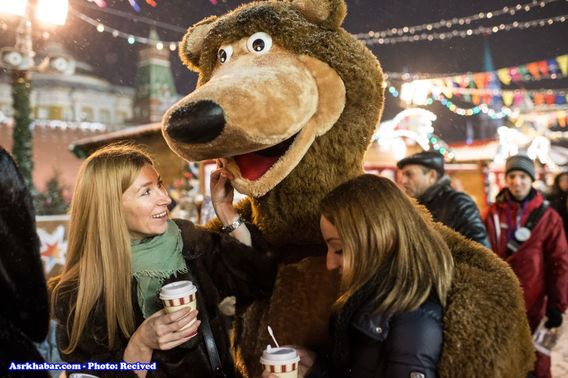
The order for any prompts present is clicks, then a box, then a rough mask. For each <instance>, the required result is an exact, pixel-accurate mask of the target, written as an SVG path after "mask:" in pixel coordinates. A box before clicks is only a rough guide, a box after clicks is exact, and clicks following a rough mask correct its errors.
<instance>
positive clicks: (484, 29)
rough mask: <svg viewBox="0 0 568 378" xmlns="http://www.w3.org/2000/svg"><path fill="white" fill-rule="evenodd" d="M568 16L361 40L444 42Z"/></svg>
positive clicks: (553, 21) (555, 21) (558, 20)
mask: <svg viewBox="0 0 568 378" xmlns="http://www.w3.org/2000/svg"><path fill="white" fill-rule="evenodd" d="M567 17H568V14H564V15H560V16H556V17H551V18H541V19H537V20H530V21H522V22H519V21H514V22H512V23H509V24H496V25H492V26H479V27H477V28H469V29H465V30H455V29H454V30H452V31H448V32H441V33H420V34H414V35H410V36H406V35H405V36H400V37H386V38H382V37H375V36H374V35H373V36H372V37H370V36H369V37H367V38H363V39H361V41H362V42H363V43H365V44H366V45H368V46H372V45H376V44H379V45H385V44H397V43H404V42H419V41H428V42H432V41H445V40H449V39H453V38H456V37H460V38H467V37H471V36H475V35H492V34H495V33H498V32H503V31H511V30H525V29H532V28H536V27H545V26H550V25H554V24H558V23H563V22H566V19H567Z"/></svg>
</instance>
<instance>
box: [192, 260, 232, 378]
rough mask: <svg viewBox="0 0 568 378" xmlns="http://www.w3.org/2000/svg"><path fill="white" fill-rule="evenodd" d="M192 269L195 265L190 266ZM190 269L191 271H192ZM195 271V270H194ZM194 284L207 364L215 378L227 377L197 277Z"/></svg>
mask: <svg viewBox="0 0 568 378" xmlns="http://www.w3.org/2000/svg"><path fill="white" fill-rule="evenodd" d="M191 265H192V267H191V268H193V269H195V265H193V264H191ZM193 269H192V270H193ZM194 271H195V270H194ZM194 277H195V280H194V281H196V282H193V284H194V285H195V287H196V288H197V295H196V297H197V308H198V309H199V314H200V315H201V316H200V317H199V318H200V319H199V320H201V334H202V335H203V342H204V343H205V348H206V349H207V356H208V357H209V363H210V364H211V368H212V369H213V373H214V376H215V377H219V378H225V377H227V375H226V374H225V371H224V370H223V365H222V364H221V358H220V357H219V351H218V350H217V344H216V343H215V338H214V337H213V330H212V329H211V323H209V314H208V313H207V307H206V305H205V303H204V302H203V297H202V295H203V294H202V292H201V290H200V289H199V284H198V283H197V276H195V275H194Z"/></svg>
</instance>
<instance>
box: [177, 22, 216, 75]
mask: <svg viewBox="0 0 568 378" xmlns="http://www.w3.org/2000/svg"><path fill="white" fill-rule="evenodd" d="M216 21H217V16H211V17H207V18H205V19H203V20H201V21H200V22H198V23H197V24H195V25H193V26H192V27H191V28H189V29H188V30H187V32H186V33H185V35H184V36H183V39H182V40H181V42H180V43H179V56H180V58H181V61H182V62H183V64H185V65H186V66H187V67H188V68H189V69H190V70H193V71H199V58H200V57H201V47H202V46H203V41H204V40H205V37H206V36H207V33H209V31H210V30H211V29H213V27H214V26H215V24H216Z"/></svg>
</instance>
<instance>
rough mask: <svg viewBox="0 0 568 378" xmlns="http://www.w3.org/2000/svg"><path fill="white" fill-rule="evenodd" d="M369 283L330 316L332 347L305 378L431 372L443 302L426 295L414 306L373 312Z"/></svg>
mask: <svg viewBox="0 0 568 378" xmlns="http://www.w3.org/2000/svg"><path fill="white" fill-rule="evenodd" d="M372 288H373V285H370V284H369V283H367V284H366V285H364V286H363V288H362V289H360V290H359V291H358V292H357V293H355V294H354V295H353V296H352V297H351V298H349V299H348V301H347V303H346V304H345V305H344V306H343V308H342V309H341V310H340V312H339V313H338V314H336V315H334V316H333V319H332V322H331V335H332V345H333V347H332V350H331V353H328V354H323V355H322V354H319V355H318V357H317V358H316V361H315V364H314V365H313V367H312V370H311V372H310V374H309V375H308V378H336V377H337V378H339V377H350V378H374V377H388V378H434V377H437V369H436V365H437V363H438V360H439V358H440V354H441V352H442V341H443V336H442V316H443V315H442V307H441V305H440V304H439V302H438V301H437V300H436V299H433V298H431V299H428V300H427V301H426V302H424V303H423V304H422V305H421V306H420V307H419V308H418V309H416V310H414V311H409V312H404V313H399V314H395V315H394V316H386V315H384V314H381V313H376V312H375V311H374V308H376V306H374V305H373V303H374V302H375V301H374V300H373V299H374V298H373V290H372Z"/></svg>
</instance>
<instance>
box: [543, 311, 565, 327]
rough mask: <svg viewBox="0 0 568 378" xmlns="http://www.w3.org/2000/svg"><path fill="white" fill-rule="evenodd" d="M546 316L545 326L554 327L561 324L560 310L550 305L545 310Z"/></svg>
mask: <svg viewBox="0 0 568 378" xmlns="http://www.w3.org/2000/svg"><path fill="white" fill-rule="evenodd" d="M546 317H547V318H548V320H547V321H546V323H544V326H545V327H546V328H556V327H560V326H561V325H562V313H561V312H560V310H557V309H555V308H554V307H550V308H549V309H548V310H547V311H546Z"/></svg>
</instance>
